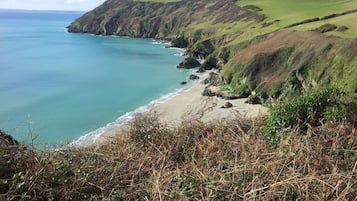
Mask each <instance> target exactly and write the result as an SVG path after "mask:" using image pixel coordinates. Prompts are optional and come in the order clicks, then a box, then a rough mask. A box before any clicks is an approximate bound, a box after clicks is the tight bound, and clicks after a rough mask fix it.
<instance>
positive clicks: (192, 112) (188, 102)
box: [95, 72, 268, 145]
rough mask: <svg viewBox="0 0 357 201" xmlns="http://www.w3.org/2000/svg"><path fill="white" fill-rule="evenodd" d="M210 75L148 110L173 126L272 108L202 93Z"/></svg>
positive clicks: (112, 135) (103, 137)
mask: <svg viewBox="0 0 357 201" xmlns="http://www.w3.org/2000/svg"><path fill="white" fill-rule="evenodd" d="M207 77H208V72H206V73H204V74H202V75H201V78H200V79H199V80H198V81H195V82H194V83H192V86H191V87H190V88H189V89H188V90H187V91H185V92H183V93H181V94H179V95H176V96H174V97H173V98H171V99H169V100H167V101H166V102H164V103H161V104H157V105H155V106H154V107H153V108H151V109H150V110H149V111H148V112H156V113H157V114H158V115H159V119H160V121H162V122H164V123H167V124H168V125H169V126H172V127H175V126H177V125H179V124H180V123H181V122H182V121H187V120H200V121H203V122H210V121H214V120H224V119H229V118H234V117H237V115H240V116H242V117H246V118H252V117H256V116H259V115H262V114H266V113H267V112H268V109H267V108H266V107H263V106H262V105H252V104H247V103H245V101H246V99H245V98H242V99H235V100H229V102H230V103H232V105H233V107H231V108H222V106H224V105H225V103H226V102H228V100H224V99H222V98H218V97H215V96H214V97H207V96H202V92H203V90H204V88H205V87H206V85H205V84H203V83H202V81H203V80H204V79H206V78H207ZM129 122H130V121H129ZM129 122H127V123H125V124H124V125H122V126H120V127H118V128H115V129H112V130H110V131H107V132H105V133H104V134H103V135H101V136H99V137H98V138H97V140H96V141H95V145H100V144H103V143H105V142H108V141H110V140H111V139H112V138H115V137H117V136H120V135H123V134H125V132H126V131H127V130H128V129H129Z"/></svg>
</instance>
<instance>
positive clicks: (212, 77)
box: [208, 72, 223, 86]
mask: <svg viewBox="0 0 357 201" xmlns="http://www.w3.org/2000/svg"><path fill="white" fill-rule="evenodd" d="M208 81H209V84H210V85H213V86H218V85H220V83H222V81H223V78H222V77H221V76H220V75H219V74H217V73H214V72H211V73H210V74H209V78H208Z"/></svg>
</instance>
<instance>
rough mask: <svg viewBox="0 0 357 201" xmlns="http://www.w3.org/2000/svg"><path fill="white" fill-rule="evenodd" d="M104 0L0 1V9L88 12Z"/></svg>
mask: <svg viewBox="0 0 357 201" xmlns="http://www.w3.org/2000/svg"><path fill="white" fill-rule="evenodd" d="M104 1H105V0H0V9H25V10H73V11H76V10H78V11H89V10H92V9H93V8H95V7H97V6H99V5H100V4H102V3H103V2H104Z"/></svg>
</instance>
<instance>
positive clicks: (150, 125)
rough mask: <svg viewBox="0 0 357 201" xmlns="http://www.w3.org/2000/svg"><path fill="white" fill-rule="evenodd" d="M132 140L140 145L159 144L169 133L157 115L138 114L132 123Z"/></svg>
mask: <svg viewBox="0 0 357 201" xmlns="http://www.w3.org/2000/svg"><path fill="white" fill-rule="evenodd" d="M129 133H130V138H131V139H132V140H133V141H134V142H137V143H140V144H144V145H145V144H148V143H149V144H150V143H152V144H157V143H160V141H161V140H162V138H163V137H164V136H165V135H166V133H167V126H166V125H165V124H163V123H162V122H160V120H159V117H158V114H157V113H155V112H154V113H148V114H145V115H144V114H138V115H137V116H136V117H135V119H134V120H133V121H132V122H131V123H130V132H129Z"/></svg>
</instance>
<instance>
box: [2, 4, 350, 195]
mask: <svg viewBox="0 0 357 201" xmlns="http://www.w3.org/2000/svg"><path fill="white" fill-rule="evenodd" d="M148 1H151V0H148ZM153 2H172V3H165V4H155V3H148V2H146V0H145V2H143V1H142V0H140V1H114V0H109V1H106V2H105V3H104V4H103V5H102V6H100V7H98V8H96V9H94V10H93V11H92V12H89V13H87V14H85V15H84V16H83V17H81V18H80V19H78V20H76V21H75V22H73V23H72V24H71V26H70V27H69V30H70V31H72V32H84V33H94V34H104V35H105V34H106V35H112V34H114V35H127V36H132V37H153V38H164V39H171V40H172V41H173V45H174V46H178V47H183V48H187V54H188V56H189V58H190V57H193V58H201V57H205V59H206V62H205V63H204V66H203V67H202V66H201V67H202V68H201V69H204V68H207V69H210V68H222V73H221V74H220V75H218V74H214V76H213V75H211V77H214V80H215V81H214V83H215V86H217V85H221V86H222V89H223V90H222V91H223V92H222V96H223V95H224V96H229V97H249V100H250V101H251V102H259V103H261V102H264V103H265V104H267V105H269V106H272V109H271V113H270V115H269V116H268V117H261V118H258V119H254V120H248V119H242V118H241V117H239V116H237V118H236V119H234V120H229V121H218V122H217V121H216V122H210V123H207V124H204V123H202V122H197V121H187V122H182V124H181V125H179V126H177V127H176V128H172V127H169V126H167V125H166V124H165V123H163V122H160V121H159V120H158V118H157V114H147V115H144V116H143V115H139V116H137V117H136V119H135V120H134V121H133V122H132V123H131V128H130V130H129V131H128V133H126V135H123V136H120V137H117V138H113V139H112V140H111V142H109V143H107V144H104V145H101V146H97V147H88V148H84V149H71V148H66V149H61V150H57V151H35V150H34V148H33V147H24V146H22V145H20V144H19V143H17V142H16V141H14V140H13V139H11V137H9V136H7V135H6V134H4V133H2V132H0V146H1V147H0V148H1V149H0V155H1V160H0V200H2V199H6V200H354V199H355V198H356V197H357V130H356V126H355V125H356V122H355V121H356V119H357V116H356V114H357V100H356V92H357V70H356V68H355V66H356V65H357V41H356V40H353V39H349V38H355V37H357V35H356V33H357V24H356V23H357V21H356V20H355V19H356V17H357V13H356V11H355V10H353V9H356V8H357V1H353V0H313V1H312V0H300V1H294V0H241V1H231V0H219V1H218V0H205V1H203V0H186V1H174V2H173V1H171V0H167V1H166V0H165V1H161V0H153ZM235 5H238V6H239V7H238V6H235ZM127 7H130V8H131V9H130V10H127V9H126V8H127ZM310 30H315V32H311V31H310ZM316 31H317V32H316ZM318 32H320V33H318ZM331 35H333V36H340V37H343V38H337V37H331ZM210 79H213V78H210ZM331 85H336V86H339V87H338V88H335V87H327V88H325V87H322V86H331ZM203 95H206V96H216V95H217V94H216V93H214V92H213V91H211V90H210V89H209V88H206V89H205V91H204V92H203ZM232 106H233V105H231V104H229V102H227V103H226V105H224V107H232Z"/></svg>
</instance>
